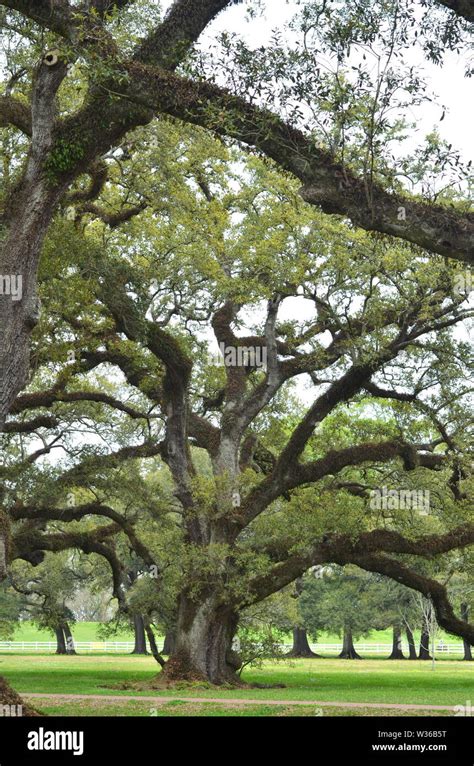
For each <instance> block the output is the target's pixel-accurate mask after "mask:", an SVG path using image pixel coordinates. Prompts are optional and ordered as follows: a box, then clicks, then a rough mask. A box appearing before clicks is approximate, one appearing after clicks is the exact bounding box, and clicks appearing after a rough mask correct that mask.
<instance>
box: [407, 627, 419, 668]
mask: <svg viewBox="0 0 474 766" xmlns="http://www.w3.org/2000/svg"><path fill="white" fill-rule="evenodd" d="M405 633H406V635H407V641H408V652H409V654H408V659H409V660H417V659H418V656H417V653H416V646H415V637H414V635H413V631H412V629H411V628H409V627H408V625H407V626H406V628H405Z"/></svg>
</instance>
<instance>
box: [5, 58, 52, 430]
mask: <svg viewBox="0 0 474 766" xmlns="http://www.w3.org/2000/svg"><path fill="white" fill-rule="evenodd" d="M65 73H66V64H65V63H58V64H57V65H56V66H54V67H52V68H51V67H48V66H46V65H45V64H44V63H43V64H42V65H41V66H40V67H39V68H38V71H37V72H36V76H35V82H34V88H33V96H32V102H31V113H32V143H31V149H30V152H29V155H28V162H27V165H26V170H25V173H24V176H23V178H22V180H21V182H20V184H19V185H18V187H17V188H16V189H15V190H14V191H13V193H12V194H11V195H10V198H9V200H8V202H7V205H6V210H5V216H4V223H5V229H6V230H5V232H4V233H3V237H2V239H3V241H2V243H1V247H0V276H2V278H3V280H5V278H6V279H7V280H8V282H6V283H4V285H3V289H2V292H1V293H0V431H1V430H2V428H3V425H4V422H5V418H6V416H7V414H8V413H9V411H10V409H11V406H12V404H13V402H14V400H15V398H16V396H17V394H18V392H19V391H20V390H21V389H22V387H23V386H24V385H25V384H26V383H27V380H28V373H29V337H30V333H31V330H32V328H33V327H34V326H35V324H36V323H37V321H38V317H39V304H38V298H37V291H36V288H37V285H36V283H37V271H38V264H39V259H40V253H41V248H42V246H43V241H44V238H45V236H46V232H47V230H48V227H49V224H50V223H51V219H52V217H53V214H54V211H55V209H56V206H57V203H58V201H59V199H60V198H61V196H62V194H63V193H64V190H65V188H66V184H65V183H64V182H63V183H62V184H61V183H55V180H54V178H53V176H48V173H47V170H46V167H45V162H46V161H47V158H48V152H49V150H50V149H51V146H52V143H53V128H54V119H55V114H56V103H55V97H56V92H57V90H58V88H59V86H60V84H61V82H62V80H63V78H64V75H65ZM51 171H53V168H51ZM5 286H6V287H7V289H5Z"/></svg>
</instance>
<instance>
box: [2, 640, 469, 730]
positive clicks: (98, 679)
mask: <svg viewBox="0 0 474 766" xmlns="http://www.w3.org/2000/svg"><path fill="white" fill-rule="evenodd" d="M157 670H158V666H157V665H156V663H155V662H154V660H153V659H152V658H149V657H132V656H116V655H109V656H92V655H86V656H82V657H81V656H77V657H64V656H54V655H34V656H32V655H23V654H21V655H20V654H16V655H6V654H3V655H2V656H0V674H2V675H5V676H6V677H7V679H8V680H9V681H10V683H11V684H12V685H13V686H14V688H16V689H17V690H18V691H19V692H23V693H26V692H43V693H50V694H54V693H57V694H59V693H62V694H74V693H75V694H96V695H104V696H106V695H120V696H125V695H133V696H136V697H137V701H136V703H134V704H136V705H139V698H140V696H143V695H148V696H150V695H151V696H153V694H156V695H159V696H166V697H170V702H171V701H172V700H173V698H179V697H201V698H216V697H219V698H220V699H222V700H226V699H228V700H231V699H232V698H246V699H258V700H270V699H280V700H305V701H308V704H309V706H311V702H312V701H317V700H321V701H330V702H331V701H343V702H373V703H377V702H378V703H383V702H384V703H395V704H407V703H417V704H426V705H453V706H454V705H463V704H465V703H466V702H467V701H469V700H474V665H471V664H470V663H464V662H458V661H455V660H450V661H446V660H441V661H439V662H438V663H437V665H436V669H435V670H434V671H433V670H431V663H429V662H420V661H414V662H409V661H408V660H407V661H404V662H403V661H390V660H361V661H357V660H337V659H322V660H296V661H292V662H291V663H290V662H284V663H266V664H265V666H264V667H263V668H256V669H249V670H247V671H246V672H245V674H244V680H245V681H248V682H258V683H263V684H276V683H284V684H285V688H284V689H223V690H218V691H216V689H215V688H212V689H208V688H192V687H191V688H190V687H187V688H185V689H181V690H178V689H176V688H174V689H163V690H161V689H160V690H159V691H150V690H146V691H134V690H117V689H111V688H107V687H110V686H113V685H116V684H120V683H123V682H133V681H141V682H146V681H147V680H150V679H151V678H153V676H154V675H156V673H157ZM176 701H177V700H176ZM36 704H37V705H38V707H40V708H41V709H45V711H46V709H47V710H48V712H49V711H50V710H51V712H52V708H51V705H49V701H48V702H45V701H41V702H39V701H38V702H37V703H36ZM58 704H61V703H58ZM104 705H105V700H104ZM107 707H108V711H107V710H106V709H105V708H104V710H102V712H103V713H104V714H108V715H109V714H112V715H114V714H117V713H116V711H115V712H114V713H112V712H111V708H110V705H107ZM115 707H117V704H116V705H115ZM188 707H189V705H188ZM64 708H67V710H70V711H74V712H71V713H70V714H74V715H75V714H76V713H77V709H79V708H81V709H85V708H86V705H83V704H82V703H80V702H79V701H78V702H77V703H76V702H75V701H71V702H70V703H68V704H67V705H64V702H63V703H62V705H61V713H63V714H64V713H65V712H66V711H65V709H64ZM120 708H122V706H120ZM214 708H215V704H214V705H212V706H211V707H210V708H209V711H210V712H209V715H212V714H218V711H217V712H214V713H213V710H214ZM95 709H97V703H94V705H92V713H93V711H94V710H95ZM129 709H130V710H132V709H133V708H132V707H130V708H129ZM149 709H150V703H148V702H146V703H145V706H144V707H143V708H140V707H139V708H138V710H139V711H140V710H141V712H139V713H137V714H143V715H149V714H150V713H149ZM56 710H57V708H56ZM125 710H126V708H125ZM179 710H181V711H182V714H186V713H185V712H183V711H184V709H183V708H182V707H180V705H178V706H177V707H176V710H174V708H173V711H174V712H173V714H178V713H177V712H176V711H179ZM146 711H148V712H146ZM234 712H235V714H239V715H244V714H245V715H250V714H251V713H250V712H249V711H248V710H247V711H246V712H245V711H242V710H239V711H234ZM281 713H282V710H281V709H280V708H279V709H277V710H273V709H272V713H271V714H272V715H278V714H281ZM343 713H344V711H343ZM83 714H84V713H83ZM86 714H91V713H90V712H89V713H86ZM96 714H97V713H96ZM120 714H124V713H120ZM125 714H127V713H125ZM128 714H130V715H132V714H134V713H133V712H132V713H128ZM158 714H160V715H164V714H165V713H164V712H163V710H161V712H160V713H157V715H158ZM232 714H234V713H233V712H232ZM258 714H259V715H263V712H262V711H260V712H259V713H258ZM295 714H299V715H302V714H304V711H303V710H302V709H301V710H298V711H295ZM307 714H308V715H309V714H311V715H315V712H314V708H313V709H312V712H311V713H309V712H308V713H307ZM324 714H328V711H327V710H326V709H325V713H324ZM338 714H341V713H340V712H338ZM346 714H349V715H360V711H346Z"/></svg>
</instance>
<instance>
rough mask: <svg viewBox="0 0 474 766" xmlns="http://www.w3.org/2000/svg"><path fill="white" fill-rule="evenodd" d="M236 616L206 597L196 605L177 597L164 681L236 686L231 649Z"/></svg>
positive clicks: (234, 655)
mask: <svg viewBox="0 0 474 766" xmlns="http://www.w3.org/2000/svg"><path fill="white" fill-rule="evenodd" d="M237 623H238V615H237V613H236V612H235V611H234V610H233V609H232V608H231V607H229V606H224V605H222V604H219V603H217V602H216V599H215V597H214V596H213V595H212V594H209V595H208V596H207V597H206V598H204V599H203V600H202V601H201V602H200V603H197V602H196V601H193V600H192V599H191V598H190V597H189V596H187V595H182V596H181V597H180V602H179V607H178V626H177V632H176V645H175V648H174V651H173V653H172V655H171V657H170V659H169V660H168V662H167V663H166V666H165V671H164V672H165V677H166V679H167V680H170V681H173V680H188V681H208V682H210V683H212V684H229V683H230V684H238V685H241V683H242V682H241V681H240V679H239V677H238V675H237V671H238V670H239V668H240V666H241V662H240V658H239V656H238V655H237V653H236V652H234V651H233V650H232V640H233V638H234V635H235V632H236V629H237Z"/></svg>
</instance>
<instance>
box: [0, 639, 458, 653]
mask: <svg viewBox="0 0 474 766" xmlns="http://www.w3.org/2000/svg"><path fill="white" fill-rule="evenodd" d="M74 646H75V648H76V650H77V652H79V653H81V652H83V653H86V654H89V653H92V652H102V653H109V652H110V653H116V654H129V653H130V652H132V651H133V647H134V643H133V641H75V642H74ZM355 647H356V650H357V652H358V653H359V654H360V655H361V656H363V655H371V654H383V655H387V656H388V655H389V654H390V652H391V651H392V645H391V644H382V643H381V644H371V643H365V644H364V643H357V642H356V644H355ZM283 648H284V649H288V650H290V649H291V644H284V646H283ZM311 649H312V650H313V651H314V652H317V653H318V654H339V652H340V651H341V649H342V644H322V643H321V644H320V643H316V644H311ZM430 650H431V645H430ZM55 651H56V641H0V653H2V652H13V653H15V652H39V653H43V654H46V653H49V652H55ZM403 651H404V653H405V654H406V655H408V646H407V645H406V644H403ZM435 652H436V654H437V655H440V654H462V653H463V646H462V644H445V643H444V642H442V643H441V642H437V643H435Z"/></svg>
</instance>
